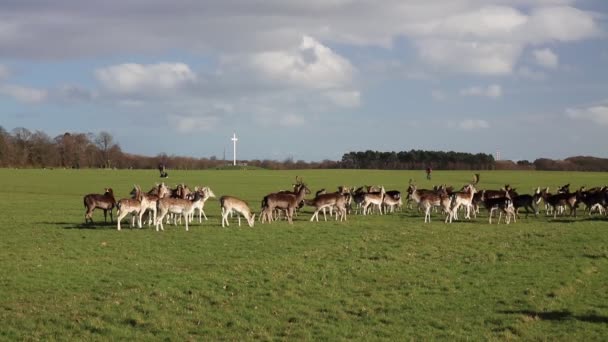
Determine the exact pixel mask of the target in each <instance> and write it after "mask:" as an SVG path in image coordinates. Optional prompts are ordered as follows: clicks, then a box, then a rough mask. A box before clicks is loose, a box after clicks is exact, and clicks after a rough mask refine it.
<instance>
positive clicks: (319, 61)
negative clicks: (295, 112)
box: [250, 36, 354, 89]
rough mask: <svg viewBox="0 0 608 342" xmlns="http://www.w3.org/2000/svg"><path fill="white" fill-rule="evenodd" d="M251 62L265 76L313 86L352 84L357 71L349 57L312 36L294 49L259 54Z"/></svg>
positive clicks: (319, 87) (326, 87)
mask: <svg viewBox="0 0 608 342" xmlns="http://www.w3.org/2000/svg"><path fill="white" fill-rule="evenodd" d="M250 62H251V66H252V67H253V69H254V70H255V71H257V72H258V73H259V74H260V75H262V76H263V77H268V78H270V79H273V80H275V81H278V82H284V83H288V84H292V85H296V86H304V87H307V88H313V89H331V88H338V87H343V86H345V85H349V84H350V83H351V82H352V78H353V74H354V67H353V66H352V64H351V63H350V62H349V61H348V60H347V59H345V58H344V57H342V56H340V55H338V54H336V53H334V52H333V51H332V50H331V49H329V48H328V47H326V46H324V45H323V44H321V43H319V42H318V41H317V40H315V39H314V38H312V37H310V36H304V37H302V41H301V43H300V45H299V46H298V47H297V48H295V49H288V50H278V51H268V52H261V53H256V54H254V55H253V56H252V57H251V61H250Z"/></svg>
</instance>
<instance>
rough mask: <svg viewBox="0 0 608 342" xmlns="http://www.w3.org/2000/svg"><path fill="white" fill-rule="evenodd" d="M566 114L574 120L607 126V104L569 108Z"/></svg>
mask: <svg viewBox="0 0 608 342" xmlns="http://www.w3.org/2000/svg"><path fill="white" fill-rule="evenodd" d="M566 115H567V116H568V117H569V118H571V119H574V120H586V121H591V122H593V123H596V124H598V125H602V126H608V105H598V106H593V107H587V108H570V109H567V110H566Z"/></svg>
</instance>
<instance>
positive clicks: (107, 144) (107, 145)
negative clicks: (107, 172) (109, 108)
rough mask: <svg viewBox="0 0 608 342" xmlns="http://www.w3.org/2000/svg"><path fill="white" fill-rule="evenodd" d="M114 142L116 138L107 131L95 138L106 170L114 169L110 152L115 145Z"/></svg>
mask: <svg viewBox="0 0 608 342" xmlns="http://www.w3.org/2000/svg"><path fill="white" fill-rule="evenodd" d="M113 142H114V138H113V137H112V135H111V134H110V133H108V132H106V131H101V132H99V134H97V137H95V145H96V146H97V148H98V149H99V151H100V153H101V160H102V163H101V165H102V166H103V167H104V168H110V167H112V162H111V160H110V150H111V148H112V147H113V145H114V143H113Z"/></svg>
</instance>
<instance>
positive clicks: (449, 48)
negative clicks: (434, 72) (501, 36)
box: [417, 39, 522, 75]
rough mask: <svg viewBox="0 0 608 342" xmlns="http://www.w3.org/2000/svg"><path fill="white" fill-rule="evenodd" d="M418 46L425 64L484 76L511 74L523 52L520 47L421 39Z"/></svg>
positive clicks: (516, 45) (517, 45)
mask: <svg viewBox="0 0 608 342" xmlns="http://www.w3.org/2000/svg"><path fill="white" fill-rule="evenodd" d="M417 47H418V49H419V54H420V57H421V59H422V60H423V61H424V62H425V63H428V64H431V65H435V66H438V67H440V68H443V69H446V70H448V71H458V72H465V73H474V74H482V75H505V74H510V73H511V72H512V70H513V66H514V65H515V63H516V61H517V59H518V58H519V56H520V55H521V51H522V46H521V45H520V44H512V43H494V42H480V41H458V40H441V39H439V40H438V39H425V40H420V41H418V43H417Z"/></svg>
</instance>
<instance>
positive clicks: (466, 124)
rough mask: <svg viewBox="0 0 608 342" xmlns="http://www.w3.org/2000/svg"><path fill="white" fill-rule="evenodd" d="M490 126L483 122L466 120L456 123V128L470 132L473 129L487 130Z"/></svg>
mask: <svg viewBox="0 0 608 342" xmlns="http://www.w3.org/2000/svg"><path fill="white" fill-rule="evenodd" d="M489 127H490V124H489V123H488V122H487V121H485V120H476V119H466V120H463V121H461V122H459V123H458V128H460V129H463V130H466V131H471V130H475V129H484V128H489Z"/></svg>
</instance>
